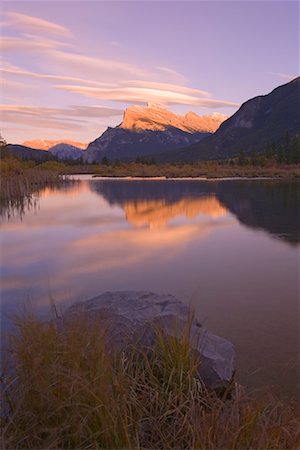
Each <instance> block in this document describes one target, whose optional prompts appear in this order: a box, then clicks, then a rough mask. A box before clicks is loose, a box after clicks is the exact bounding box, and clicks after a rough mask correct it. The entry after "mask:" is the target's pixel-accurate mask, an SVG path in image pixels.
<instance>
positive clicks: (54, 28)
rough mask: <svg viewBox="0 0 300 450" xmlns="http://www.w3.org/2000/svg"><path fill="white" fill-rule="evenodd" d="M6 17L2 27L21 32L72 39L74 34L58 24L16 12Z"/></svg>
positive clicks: (9, 13) (7, 14)
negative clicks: (12, 28) (13, 28)
mask: <svg viewBox="0 0 300 450" xmlns="http://www.w3.org/2000/svg"><path fill="white" fill-rule="evenodd" d="M5 16H6V20H5V21H4V22H3V23H2V26H7V27H10V28H11V27H15V28H16V29H18V30H19V31H23V30H24V31H29V32H39V33H40V32H42V33H47V34H49V33H50V34H54V35H60V36H64V37H68V38H70V37H72V33H71V31H70V30H69V29H68V28H66V27H64V26H62V25H58V24H57V23H54V22H50V21H49V20H45V19H40V18H38V17H33V16H28V15H27V14H21V13H16V12H7V13H6V14H5Z"/></svg>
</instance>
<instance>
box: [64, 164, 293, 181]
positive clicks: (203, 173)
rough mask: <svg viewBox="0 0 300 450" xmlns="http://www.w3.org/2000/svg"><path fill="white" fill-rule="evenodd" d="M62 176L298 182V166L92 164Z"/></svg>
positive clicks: (73, 167)
mask: <svg viewBox="0 0 300 450" xmlns="http://www.w3.org/2000/svg"><path fill="white" fill-rule="evenodd" d="M65 173H70V174H71V173H93V174H95V175H97V176H107V177H126V176H131V177H168V178H186V177H192V178H195V177H207V178H222V177H250V178H254V177H276V178H277V177H278V178H300V165H299V164H295V165H292V164H275V163H268V164H266V165H265V166H263V167H260V166H256V165H245V166H239V165H237V164H236V165H231V164H229V163H223V164H220V163H218V162H216V161H206V162H194V163H190V164H188V163H177V164H138V163H115V164H114V163H112V164H110V165H107V166H106V165H102V164H98V165H96V164H94V165H91V166H68V167H66V168H65Z"/></svg>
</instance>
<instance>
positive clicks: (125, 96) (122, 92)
mask: <svg viewBox="0 0 300 450" xmlns="http://www.w3.org/2000/svg"><path fill="white" fill-rule="evenodd" d="M55 87H56V88H58V89H62V90H65V91H68V92H72V93H76V94H81V95H84V96H86V97H92V98H96V99H102V100H110V101H117V102H127V103H145V102H148V101H150V102H157V103H165V104H169V105H193V106H202V107H205V108H222V107H224V106H231V107H237V106H239V105H238V104H237V103H234V102H230V101H225V100H216V99H211V98H203V97H199V96H192V95H187V94H183V93H180V92H176V91H175V90H164V89H154V88H151V87H148V86H147V83H145V86H144V87H134V86H133V87H122V86H120V87H116V88H113V89H111V88H97V87H90V86H78V85H55Z"/></svg>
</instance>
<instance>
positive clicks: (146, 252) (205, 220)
mask: <svg viewBox="0 0 300 450" xmlns="http://www.w3.org/2000/svg"><path fill="white" fill-rule="evenodd" d="M299 204H300V183H299V182H291V181H275V180H254V181H249V180H209V181H205V180H138V179H137V180H130V179H129V180H126V179H123V180H117V179H99V178H98V179H96V178H92V177H91V176H88V175H86V176H81V177H80V181H78V182H77V183H75V184H72V185H70V186H68V187H64V188H62V189H56V190H50V189H44V190H43V191H41V192H40V193H39V195H37V194H36V195H35V196H33V198H31V199H30V201H29V200H28V202H27V203H26V202H25V204H21V205H20V204H18V205H17V207H16V208H15V209H11V210H10V211H7V210H5V208H3V207H2V209H1V215H2V221H1V222H2V224H1V235H2V242H1V255H2V257H1V262H2V271H1V279H2V280H1V281H2V283H1V284H2V293H1V311H2V331H4V332H5V331H6V330H7V329H8V328H9V326H10V325H9V318H10V317H11V315H12V313H14V312H16V311H19V310H20V307H21V305H22V304H24V302H25V303H31V304H34V305H35V307H36V308H37V310H38V311H39V312H40V313H41V314H44V315H45V314H47V313H48V312H49V298H50V297H53V298H54V299H55V301H56V303H57V305H58V306H59V307H60V308H62V309H63V308H65V307H66V306H68V305H69V304H70V303H72V302H74V301H80V300H84V299H89V298H91V297H93V296H96V295H97V294H99V293H101V292H104V291H106V290H131V289H133V290H149V291H154V292H158V293H171V294H174V295H175V296H177V297H178V298H180V299H182V300H183V301H185V302H186V303H187V304H190V305H192V306H193V308H195V310H196V312H197V315H198V317H199V319H200V321H202V322H203V323H204V324H205V326H207V327H208V328H209V329H210V330H211V331H213V332H215V333H216V334H219V335H221V336H224V337H226V338H228V339H229V340H231V341H232V342H233V343H234V345H235V347H236V351H237V363H238V371H237V373H238V379H239V380H240V381H241V382H242V383H243V384H245V385H247V386H251V387H260V386H265V385H268V386H272V389H273V390H274V391H275V392H277V393H278V394H279V395H280V396H282V397H285V396H289V397H292V396H295V394H296V390H297V386H298V387H299V365H300V364H299V242H300V230H299ZM298 392H299V391H298Z"/></svg>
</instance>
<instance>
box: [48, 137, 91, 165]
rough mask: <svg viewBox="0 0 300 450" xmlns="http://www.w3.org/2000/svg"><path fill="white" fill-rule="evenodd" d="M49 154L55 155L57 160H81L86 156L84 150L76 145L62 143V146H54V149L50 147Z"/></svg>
mask: <svg viewBox="0 0 300 450" xmlns="http://www.w3.org/2000/svg"><path fill="white" fill-rule="evenodd" d="M48 152H50V153H51V154H52V155H54V156H55V157H56V158H57V159H60V160H64V159H72V160H74V161H75V160H76V159H80V158H83V156H84V152H85V151H84V150H81V149H80V148H78V147H75V146H74V145H69V144H65V143H64V142H62V143H61V144H57V145H54V147H50V148H49V150H48Z"/></svg>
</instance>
